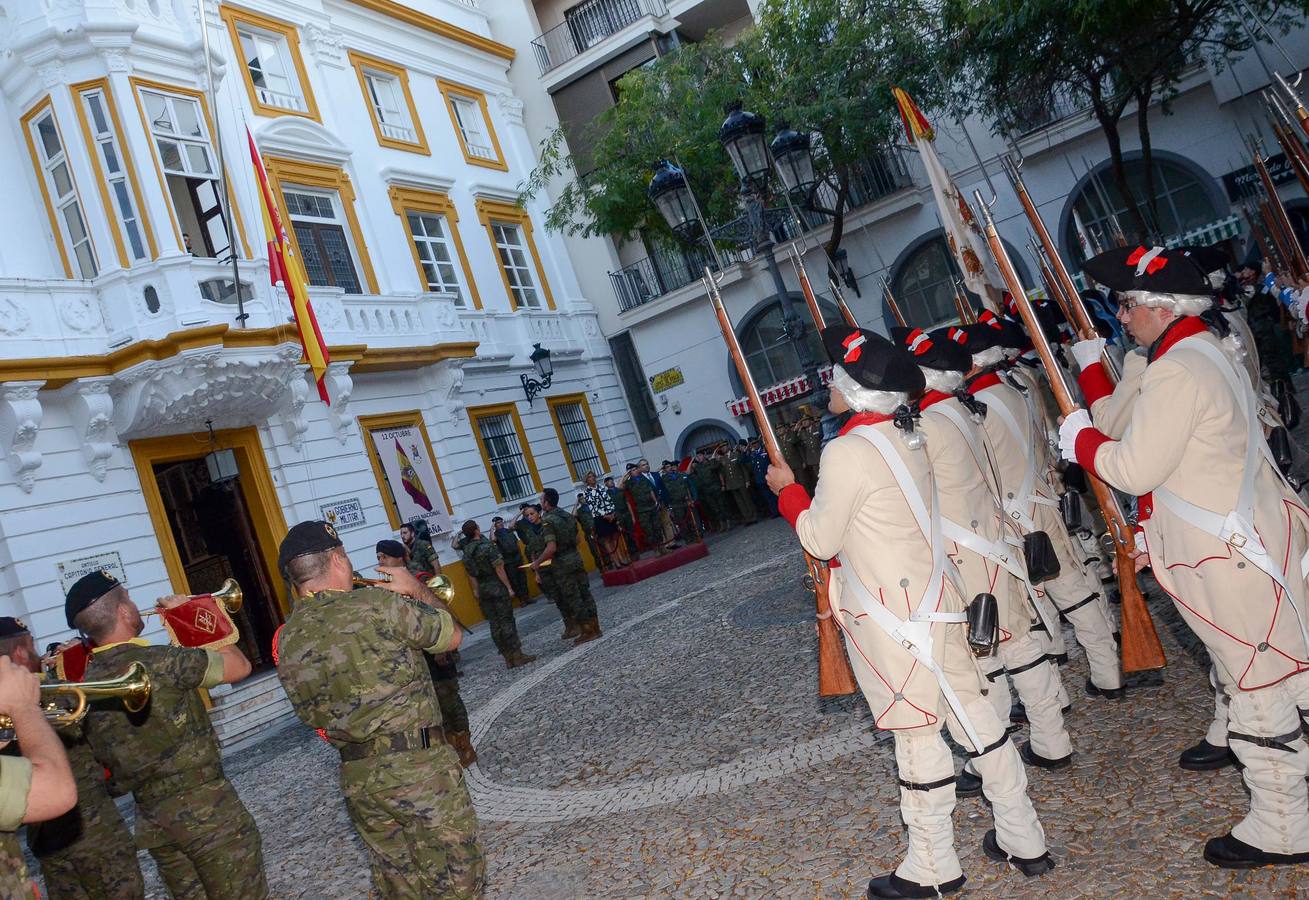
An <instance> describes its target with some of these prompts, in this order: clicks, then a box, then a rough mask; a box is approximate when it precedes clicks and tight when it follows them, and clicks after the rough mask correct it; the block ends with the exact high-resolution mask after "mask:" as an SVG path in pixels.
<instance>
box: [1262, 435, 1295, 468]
mask: <svg viewBox="0 0 1309 900" xmlns="http://www.w3.org/2000/svg"><path fill="white" fill-rule="evenodd" d="M1268 449H1269V450H1271V451H1273V459H1275V460H1277V468H1279V469H1281V470H1282V474H1283V475H1290V474H1291V467H1292V466H1293V465H1294V464H1295V451H1294V450H1293V449H1292V448H1291V433H1290V432H1289V431H1287V429H1286V426H1285V425H1278V426H1277V427H1276V428H1274V429H1273V430H1272V431H1270V432H1268Z"/></svg>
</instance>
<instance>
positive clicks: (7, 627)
mask: <svg viewBox="0 0 1309 900" xmlns="http://www.w3.org/2000/svg"><path fill="white" fill-rule="evenodd" d="M27 633H28V631H27V626H26V625H24V624H23V623H22V622H21V621H20V620H18V619H15V618H14V617H13V616H0V638H11V637H17V636H18V635H20V634H27Z"/></svg>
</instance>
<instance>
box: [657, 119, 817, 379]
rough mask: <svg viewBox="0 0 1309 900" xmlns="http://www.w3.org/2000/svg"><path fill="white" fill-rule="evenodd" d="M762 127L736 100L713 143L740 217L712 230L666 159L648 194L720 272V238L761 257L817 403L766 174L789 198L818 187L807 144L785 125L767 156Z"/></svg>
mask: <svg viewBox="0 0 1309 900" xmlns="http://www.w3.org/2000/svg"><path fill="white" fill-rule="evenodd" d="M765 130H766V128H765V123H764V118H763V116H760V115H757V114H755V113H752V112H748V111H746V110H743V109H742V108H741V104H740V103H733V104H731V105H730V106H728V108H727V118H726V119H725V120H723V124H722V126H721V127H720V128H719V129H718V140H719V142H720V143H721V144H722V145H723V149H724V150H725V151H727V156H728V158H729V159H731V161H732V168H733V169H734V170H735V171H736V176H737V178H738V179H739V180H740V191H741V197H742V200H743V203H744V206H745V209H744V211H743V212H742V214H741V215H740V216H738V217H737V218H735V219H733V220H732V221H730V222H727V223H726V224H724V225H720V226H718V227H716V228H712V229H711V228H710V227H709V225H708V223H707V222H705V221H704V217H703V215H702V214H701V212H700V207H699V204H698V203H696V200H695V195H694V193H693V192H692V190H691V185H690V182H689V181H688V180H687V177H686V172H685V171H684V170H682V169H681V168H679V167H678V166H675V165H673V164H672V163H670V162H668V161H666V160H665V161H661V162H660V163H658V165H656V167H655V174H654V177H653V178H652V179H650V185H649V188H648V189H647V196H649V198H650V200H651V202H652V203H653V204H654V205H655V208H656V209H658V210H659V212H660V214H662V215H663V217H664V220H665V221H667V222H668V227H669V228H670V229H671V230H672V232H673V234H675V235H677V236H678V237H679V238H681V239H682V240H684V241H686V242H687V243H691V244H694V243H696V242H697V241H704V242H705V243H706V244H707V245H708V247H709V251H710V252H711V253H713V254H714V258H715V261H717V262H718V268H719V269H721V268H722V263H721V261H718V260H717V251H716V250H715V248H714V242H715V241H718V240H722V241H727V242H729V243H732V244H734V245H736V246H737V247H738V248H741V249H748V250H750V251H752V252H753V253H754V254H755V255H757V256H761V257H763V260H764V263H765V265H766V266H767V267H768V274H769V275H770V276H771V277H772V280H773V289H774V290H775V291H776V293H777V296H778V299H779V300H780V302H781V305H782V333H783V335H784V336H785V337H786V338H787V339H788V340H789V341H790V343H791V345H792V347H793V349H794V350H795V354H796V357H797V358H798V359H799V361H800V368H801V370H802V371H803V372H804V374H805V376H806V377H807V379H808V381H809V386H810V390H811V391H812V392H813V397H814V399H815V400H816V401H820V402H822V401H823V400H824V395H825V393H826V391H825V390H824V388H823V386H822V384H821V383H820V381H819V379H818V363H817V362H816V361H815V360H814V357H813V352H812V350H811V348H810V346H809V342H808V341H807V340H806V339H805V338H806V336H807V335H808V332H809V328H808V325H807V323H806V322H805V320H804V319H803V318H801V316H799V315H798V314H797V306H796V303H795V300H794V299H793V298H792V296H791V291H790V290H789V289H788V288H787V286H786V282H785V281H783V280H782V273H781V272H780V271H779V270H778V268H777V257H776V256H775V255H774V253H773V247H774V243H775V240H776V239H777V238H779V237H781V236H782V235H783V233H784V232H783V229H784V228H785V227H786V225H787V222H788V221H789V220H790V218H791V215H790V210H789V209H788V208H786V207H769V206H768V205H767V203H768V200H769V174H770V172H771V171H772V169H773V165H774V161H776V163H777V167H778V169H779V172H780V175H781V179H782V184H783V188H784V189H785V190H786V191H787V192H788V193H799V192H803V193H804V195H805V196H806V198H808V197H811V196H812V192H813V188H814V187H815V185H816V184H817V179H816V178H815V177H814V164H813V157H812V156H811V155H810V152H809V139H808V138H807V137H805V136H804V135H801V134H798V133H796V132H794V131H791V130H790V129H787V128H785V127H784V128H783V129H782V130H781V132H779V134H778V135H777V137H775V138H774V139H773V143H772V147H773V152H772V153H770V152H769V144H768V143H767V142H766V141H765V140H764V132H765ZM807 205H808V204H806V206H807ZM796 227H801V223H799V222H797V223H796Z"/></svg>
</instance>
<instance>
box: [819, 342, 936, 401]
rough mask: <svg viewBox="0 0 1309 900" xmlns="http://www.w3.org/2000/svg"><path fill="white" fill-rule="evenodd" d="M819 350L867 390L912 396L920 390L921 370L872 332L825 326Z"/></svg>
mask: <svg viewBox="0 0 1309 900" xmlns="http://www.w3.org/2000/svg"><path fill="white" fill-rule="evenodd" d="M823 347H824V349H826V350H827V355H828V356H829V357H831V359H832V362H833V363H835V364H837V365H839V366H840V367H841V368H842V369H845V371H846V374H847V375H849V376H850V377H851V378H853V379H854V380H855V381H857V382H859V384H861V385H862V386H864V387H866V388H868V389H869V390H873V391H900V392H903V393H907V394H913V393H917V392H918V391H921V390H922V389H923V386H924V380H923V370H922V369H920V368H918V364H917V363H916V362H915V361H914V357H913V356H912V355H911V354H910V353H909V351H908V350H906V349H904V348H903V347H901V346H900V345H899V344H895V343H892V342H891V341H890V340H888V339H886V338H884V337H882V336H881V335H880V334H877V333H876V332H873V331H868V330H867V329H864V328H851V327H850V326H849V325H829V326H828V327H826V328H824V329H823Z"/></svg>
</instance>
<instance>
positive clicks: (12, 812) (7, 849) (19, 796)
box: [0, 756, 35, 900]
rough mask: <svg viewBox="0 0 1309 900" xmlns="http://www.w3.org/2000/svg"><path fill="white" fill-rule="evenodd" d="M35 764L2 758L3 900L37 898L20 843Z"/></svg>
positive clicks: (0, 864) (0, 883)
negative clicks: (20, 832)
mask: <svg viewBox="0 0 1309 900" xmlns="http://www.w3.org/2000/svg"><path fill="white" fill-rule="evenodd" d="M31 788H32V764H31V763H30V762H28V761H27V760H25V759H23V758H22V757H21V756H0V897H5V898H9V897H13V898H15V900H27V898H29V897H34V896H35V894H34V893H33V891H32V879H31V878H30V877H29V876H28V874H27V864H26V863H25V862H24V861H23V848H22V846H21V845H20V844H19V843H18V827H19V826H20V825H22V824H23V815H24V814H25V813H26V812H27V794H28V791H30V790H31Z"/></svg>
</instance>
